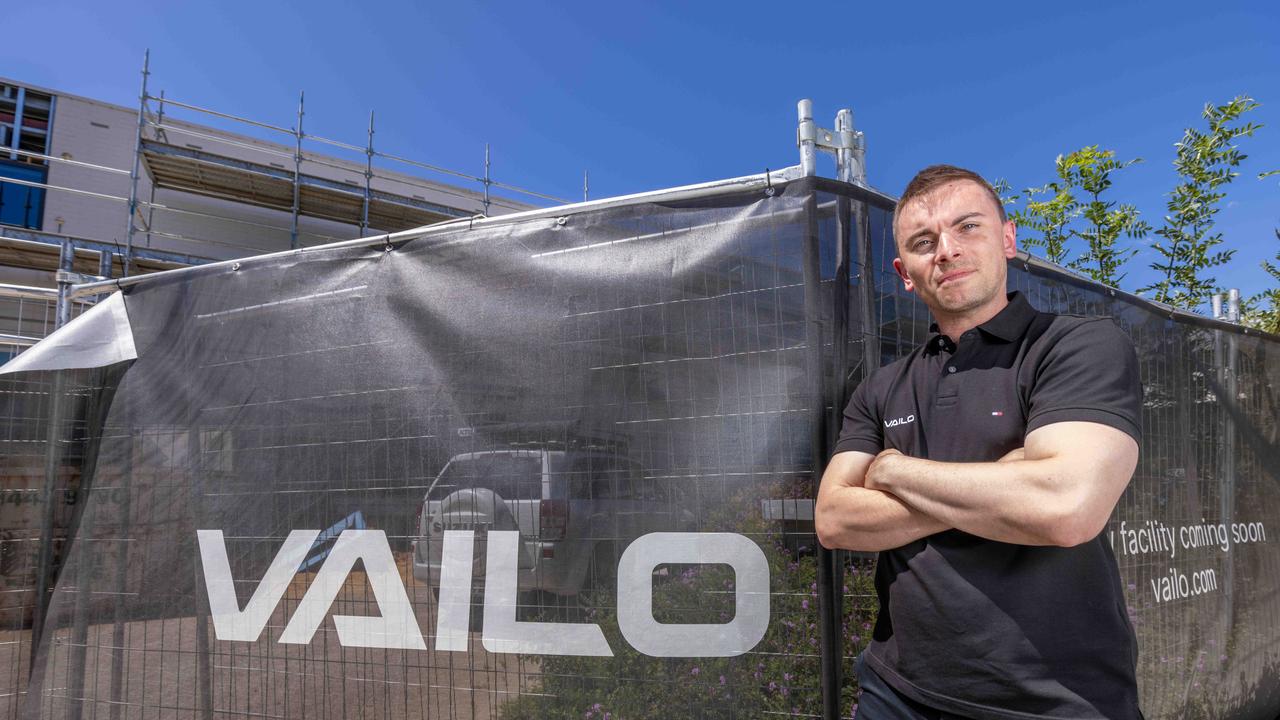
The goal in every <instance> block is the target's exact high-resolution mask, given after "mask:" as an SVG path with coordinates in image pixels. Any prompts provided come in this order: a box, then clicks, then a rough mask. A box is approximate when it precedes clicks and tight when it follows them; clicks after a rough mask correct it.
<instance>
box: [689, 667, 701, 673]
mask: <svg viewBox="0 0 1280 720" xmlns="http://www.w3.org/2000/svg"><path fill="white" fill-rule="evenodd" d="M700 672H702V668H694V669H692V670H690V671H689V674H690V675H697V674H698V673H700Z"/></svg>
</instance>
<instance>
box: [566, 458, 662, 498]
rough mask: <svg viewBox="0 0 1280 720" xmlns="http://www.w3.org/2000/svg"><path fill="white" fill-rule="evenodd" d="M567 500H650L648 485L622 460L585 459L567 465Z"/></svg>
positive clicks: (635, 468)
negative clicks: (570, 498)
mask: <svg viewBox="0 0 1280 720" xmlns="http://www.w3.org/2000/svg"><path fill="white" fill-rule="evenodd" d="M568 471H569V496H570V497H572V498H573V499H575V500H605V499H618V500H653V499H657V498H656V494H655V493H654V492H653V483H652V481H646V480H645V479H644V478H643V477H641V475H640V467H639V465H637V464H636V463H634V462H632V461H631V460H628V459H627V458H624V457H617V456H612V455H586V456H580V457H575V458H573V460H572V461H571V462H570V463H569V467H568Z"/></svg>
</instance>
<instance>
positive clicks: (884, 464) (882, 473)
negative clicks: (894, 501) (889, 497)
mask: <svg viewBox="0 0 1280 720" xmlns="http://www.w3.org/2000/svg"><path fill="white" fill-rule="evenodd" d="M904 457H906V455H903V454H902V453H900V452H898V451H897V450H894V449H893V448H889V449H887V450H881V451H880V454H879V455H876V457H875V459H874V460H872V461H871V466H870V467H868V468H867V477H866V487H867V489H869V490H882V491H885V492H890V491H889V487H890V486H891V485H892V484H893V473H894V465H895V463H896V461H897V460H898V459H899V458H904Z"/></svg>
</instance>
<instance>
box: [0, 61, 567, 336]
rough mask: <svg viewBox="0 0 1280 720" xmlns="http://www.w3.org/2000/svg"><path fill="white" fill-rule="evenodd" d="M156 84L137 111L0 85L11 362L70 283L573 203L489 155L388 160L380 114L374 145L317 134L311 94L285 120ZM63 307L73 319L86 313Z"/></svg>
mask: <svg viewBox="0 0 1280 720" xmlns="http://www.w3.org/2000/svg"><path fill="white" fill-rule="evenodd" d="M148 76H149V71H148V69H147V68H146V67H145V66H144V68H143V76H142V92H141V93H140V95H139V103H138V105H137V106H134V107H126V106H123V105H117V104H114V103H111V102H106V101H103V100H97V99H92V98H87V97H82V96H78V95H71V94H68V93H63V92H60V91H58V90H54V89H50V88H42V87H37V86H34V85H31V84H29V83H24V82H22V81H21V80H19V79H10V78H3V77H0V283H2V284H3V287H0V360H4V359H7V358H8V357H11V356H12V355H14V354H16V353H17V352H19V351H20V350H21V349H23V348H24V347H26V346H28V345H30V344H32V343H34V342H35V341H36V340H38V339H40V338H42V337H44V336H45V335H47V334H49V333H50V332H52V331H53V329H54V328H55V327H56V326H58V325H60V324H61V323H60V322H59V320H58V317H57V314H58V313H57V310H56V298H57V285H58V281H59V279H60V278H61V280H62V281H63V283H64V284H70V283H71V282H81V281H84V280H87V279H90V278H92V277H95V276H96V277H101V278H108V277H121V276H124V275H136V274H140V273H148V272H154V271H157V270H163V269H171V268H175V267H181V266H187V265H197V264H203V263H206V262H209V261H216V260H227V259H232V258H238V257H244V256H249V255H259V254H262V253H265V252H273V251H277V250H287V249H290V248H298V247H306V246H312V245H320V244H324V243H330V242H334V241H337V240H347V239H351V238H355V237H364V236H367V235H373V234H381V233H387V232H395V231H399V230H406V229H409V228H416V227H421V226H424V225H430V224H432V223H436V222H440V221H442V220H453V219H457V218H460V217H472V216H477V215H482V216H490V215H501V214H505V213H510V212H514V211H518V210H526V209H530V208H532V207H534V206H535V205H547V204H550V203H559V202H564V201H563V200H561V199H560V198H554V197H551V196H548V195H541V194H539V193H534V192H531V191H527V190H523V189H521V188H517V187H515V186H512V185H507V184H504V183H500V182H498V181H496V180H494V179H493V178H492V177H491V176H489V174H488V159H487V156H488V149H487V148H486V149H485V156H486V160H485V166H486V167H485V171H484V174H483V175H470V174H467V173H461V172H456V171H452V170H447V169H445V168H441V167H437V166H433V165H430V164H426V163H421V162H417V161H414V160H410V159H408V158H404V157H400V156H397V155H393V154H390V153H387V152H384V151H383V150H381V149H379V148H377V147H376V146H375V134H376V133H375V126H374V116H373V114H372V113H371V114H370V117H369V131H368V135H367V137H366V138H362V139H361V140H362V142H360V143H346V142H340V141H336V140H330V139H327V138H323V137H319V136H316V135H311V134H308V133H306V131H305V126H306V105H305V96H303V95H300V96H299V98H298V109H297V113H296V115H295V116H294V117H292V118H287V119H285V120H284V121H283V122H282V123H277V124H273V123H268V122H261V121H258V120H252V119H248V118H241V117H236V116H233V115H230V114H228V113H223V112H219V111H216V110H212V109H208V108H204V107H200V106H199V105H198V104H195V103H192V102H185V101H183V100H182V99H174V98H167V97H166V94H165V93H164V92H157V91H155V90H154V89H152V88H150V87H149V86H148V83H147V80H148ZM198 121H204V122H208V123H217V124H219V125H220V126H222V127H212V126H211V125H207V124H201V122H198ZM226 127H235V128H237V129H238V130H241V132H230V131H228V130H227V129H225V128H226ZM499 193H500V194H501V195H500V194H499ZM504 196H505V197H504ZM511 196H515V197H522V198H524V199H525V200H527V201H529V202H521V201H518V200H515V199H512V198H511ZM531 203H532V204H531ZM60 270H61V271H62V275H61V276H59V274H58V273H59V271H60ZM64 305H66V307H67V310H66V312H65V314H66V315H67V316H68V317H70V316H71V315H74V314H78V312H79V311H80V309H81V308H82V307H83V304H80V303H64ZM64 321H65V318H64Z"/></svg>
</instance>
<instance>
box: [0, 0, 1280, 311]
mask: <svg viewBox="0 0 1280 720" xmlns="http://www.w3.org/2000/svg"><path fill="white" fill-rule="evenodd" d="M372 5H373V4H372V3H370V4H366V5H364V6H360V5H357V4H354V3H341V2H334V1H333V0H314V1H313V2H309V3H305V4H304V3H282V2H257V3H248V2H239V1H236V2H220V3H184V4H177V3H173V4H166V3H154V2H153V3H139V2H134V1H133V0H118V1H116V2H111V3H100V2H95V3H90V2H70V3H68V2H58V1H56V0H55V1H53V2H45V3H42V4H39V5H37V4H35V3H24V4H22V5H20V6H18V7H13V8H7V9H6V11H5V18H6V26H7V27H8V28H9V32H6V33H5V34H4V35H5V40H4V42H3V43H0V74H3V75H8V76H11V77H14V78H17V79H21V80H24V81H28V82H31V83H33V84H39V85H45V86H50V87H53V88H54V89H58V90H63V91H67V92H72V93H77V94H82V95H88V96H91V97H95V98H100V99H103V100H108V101H114V102H118V103H121V104H125V105H132V104H134V103H135V102H136V97H137V93H138V85H139V75H138V71H139V69H140V67H141V61H142V55H143V51H144V50H145V49H147V48H150V49H151V54H152V78H151V90H152V91H153V92H156V93H158V92H159V90H161V89H164V90H166V91H167V93H168V95H169V96H170V97H175V98H178V99H181V100H185V101H187V102H192V103H194V104H198V105H203V106H205V107H213V108H217V109H219V110H223V111H226V112H231V113H237V114H242V115H248V116H250V117H253V118H255V119H260V120H263V121H266V122H273V123H276V124H280V125H285V126H290V125H292V124H293V120H294V112H295V110H296V104H297V94H298V91H299V90H305V91H306V93H307V118H306V129H307V130H308V131H309V132H312V133H316V134H320V135H324V136H327V137H331V138H334V139H339V140H345V141H347V142H351V143H357V144H358V143H361V142H363V139H364V137H365V132H366V127H367V123H368V113H369V111H370V110H376V112H377V135H376V145H377V146H378V147H379V148H380V149H383V150H386V151H387V152H390V153H394V154H397V155H401V156H406V157H410V158H414V159H417V160H421V161H424V162H430V163H433V164H437V165H443V166H446V167H451V168H455V169H458V170H462V171H466V172H471V173H475V174H479V173H481V172H482V168H483V156H484V144H485V143H486V142H488V143H490V144H492V147H493V172H494V177H495V178H496V179H498V180H500V181H503V182H507V183H511V184H515V185H519V186H523V187H527V188H531V189H535V190H538V191H541V192H545V193H549V194H553V195H558V196H561V197H568V198H579V197H581V194H582V173H583V170H584V169H585V170H589V171H590V177H591V195H592V197H604V196H607V195H617V194H623V193H629V192H636V191H641V190H648V189H655V188H660V187H667V186H672V185H682V184H687V183H693V182H700V181H704V180H711V179H715V178H720V177H730V176H736V175H743V174H749V173H754V172H760V171H762V170H763V169H764V168H765V167H771V168H778V167H783V166H786V165H793V164H795V163H796V162H797V154H796V150H795V147H794V137H795V102H796V100H798V99H800V98H802V97H811V98H813V100H814V103H815V114H816V115H817V118H818V120H819V122H820V124H823V125H826V126H830V125H831V124H832V122H833V120H832V118H834V115H835V112H836V110H837V109H838V108H840V107H846V106H847V107H851V108H852V109H853V110H854V113H855V118H856V122H857V125H858V127H859V129H861V130H863V131H864V132H865V133H866V135H867V143H868V174H869V179H870V182H871V183H872V184H873V185H875V186H877V187H879V188H881V189H883V190H886V191H888V192H890V193H894V194H896V193H897V192H899V191H900V190H901V189H902V187H903V185H905V183H906V181H907V180H908V179H909V178H910V176H911V175H912V174H913V173H914V172H915V170H917V169H918V168H920V167H921V166H924V165H927V164H930V163H935V162H950V163H955V164H960V165H965V166H968V167H972V168H974V169H976V170H978V171H979V172H982V173H983V174H984V175H986V176H988V177H990V178H993V179H994V178H1006V179H1008V180H1009V181H1010V182H1011V183H1012V184H1013V185H1014V186H1015V187H1025V186H1028V185H1033V184H1034V185H1038V184H1041V183H1043V182H1045V181H1047V180H1049V179H1050V178H1051V176H1052V172H1053V160H1054V157H1055V156H1056V155H1058V154H1059V153H1063V152H1068V151H1070V150H1074V149H1077V148H1079V147H1082V146H1084V145H1093V144H1100V145H1102V146H1103V147H1106V148H1112V149H1114V150H1116V151H1117V153H1118V155H1119V156H1120V157H1122V158H1125V159H1128V158H1133V157H1141V158H1143V159H1144V162H1143V163H1142V164H1140V165H1137V166H1134V167H1133V168H1131V169H1129V170H1126V171H1125V172H1123V173H1121V174H1120V175H1119V176H1117V178H1116V186H1115V189H1114V195H1113V199H1116V200H1122V201H1127V202H1132V203H1134V204H1136V205H1137V206H1138V207H1139V209H1140V210H1142V212H1143V214H1144V216H1145V217H1146V218H1147V219H1148V220H1149V221H1150V222H1152V223H1153V224H1155V225H1157V226H1158V225H1159V223H1160V221H1161V218H1162V216H1163V214H1164V195H1165V193H1167V192H1168V190H1169V189H1170V188H1171V187H1172V186H1173V184H1174V183H1175V181H1176V179H1175V175H1174V172H1173V169H1172V167H1171V165H1170V162H1171V160H1172V157H1173V143H1174V142H1175V141H1177V140H1178V138H1179V137H1180V136H1181V134H1182V129H1183V128H1184V127H1186V126H1188V125H1195V124H1197V123H1199V122H1200V110H1201V108H1202V106H1203V105H1204V103H1206V102H1214V103H1223V102H1226V101H1227V100H1229V99H1230V98H1231V97H1233V96H1235V95H1238V94H1241V93H1247V94H1250V95H1252V96H1254V97H1255V98H1256V99H1257V100H1258V101H1260V102H1261V103H1262V107H1261V108H1259V109H1258V110H1256V111H1255V112H1254V113H1252V119H1253V120H1254V121H1256V122H1259V123H1263V124H1265V125H1266V127H1264V128H1263V129H1262V130H1261V131H1260V132H1259V133H1258V135H1257V136H1255V137H1254V138H1252V139H1246V140H1245V141H1244V142H1243V143H1242V150H1244V151H1245V152H1246V153H1247V154H1248V155H1249V156H1250V157H1249V159H1248V160H1247V161H1246V163H1245V164H1244V166H1243V167H1242V168H1241V176H1240V177H1239V178H1238V179H1237V181H1236V183H1235V184H1234V185H1233V186H1232V187H1231V189H1230V191H1229V196H1228V200H1229V205H1228V207H1226V208H1224V210H1223V211H1222V213H1221V214H1220V215H1219V218H1220V219H1219V229H1220V230H1222V231H1223V232H1224V233H1225V234H1226V238H1227V243H1228V246H1229V247H1233V248H1236V249H1237V251H1238V252H1237V254H1236V258H1235V259H1234V260H1233V262H1232V264H1231V265H1230V266H1229V267H1228V268H1227V269H1224V270H1221V271H1220V272H1219V273H1218V278H1219V281H1220V282H1221V283H1223V284H1224V285H1234V286H1238V287H1240V288H1241V289H1242V290H1243V291H1244V293H1245V294H1246V295H1249V294H1252V293H1255V292H1258V291H1260V290H1262V289H1264V288H1265V287H1266V282H1267V277H1266V275H1265V274H1264V273H1263V272H1262V270H1261V269H1260V268H1259V267H1258V263H1259V261H1260V260H1261V259H1263V258H1271V257H1273V256H1274V255H1275V253H1276V251H1277V250H1280V241H1277V240H1276V239H1275V236H1274V234H1273V230H1272V229H1273V228H1275V227H1278V226H1280V178H1277V177H1272V178H1269V179H1267V180H1263V181H1259V180H1257V179H1255V178H1256V175H1257V174H1258V172H1260V171H1263V170H1270V169H1276V168H1280V10H1278V9H1277V7H1280V4H1277V3H1274V2H1264V1H1261V0H1260V1H1258V2H1252V3H1232V2H1213V3H1205V2H1197V3H1183V2H1165V3H1149V4H1140V3H1122V2H1112V3H1088V2H1072V3H1053V4H1051V3H1017V4H1000V3H936V4H931V3H905V2H900V3H879V4H877V5H876V6H875V7H869V6H865V5H860V4H854V3H845V4H841V3H827V4H818V5H811V4H795V3H790V4H788V3H754V2H737V3H709V2H708V3H663V2H648V3H631V4H625V5H624V4H615V3H603V2H593V3H573V2H563V3H554V4H552V3H544V2H536V1H532V2H520V3H480V2H454V3H436V2H417V3H409V2H391V3H380V4H377V6H376V7H373V6H372ZM17 28H24V30H23V31H21V32H15V30H16V29H17ZM825 162H826V161H825V160H824V163H825ZM821 170H822V172H823V174H826V175H832V174H834V168H832V167H831V166H830V165H829V164H826V165H823V166H821ZM1152 259H1153V253H1152V252H1151V251H1150V250H1144V251H1143V252H1142V253H1141V254H1140V255H1139V256H1138V257H1137V258H1136V259H1135V260H1133V261H1131V262H1130V264H1129V265H1128V267H1127V270H1128V272H1129V278H1128V280H1127V281H1126V282H1125V283H1124V285H1125V288H1126V289H1133V288H1135V287H1137V286H1138V285H1139V284H1144V283H1145V282H1146V281H1147V280H1149V279H1150V278H1151V271H1149V270H1147V268H1146V266H1147V265H1148V264H1149V263H1150V262H1151V261H1152Z"/></svg>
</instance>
